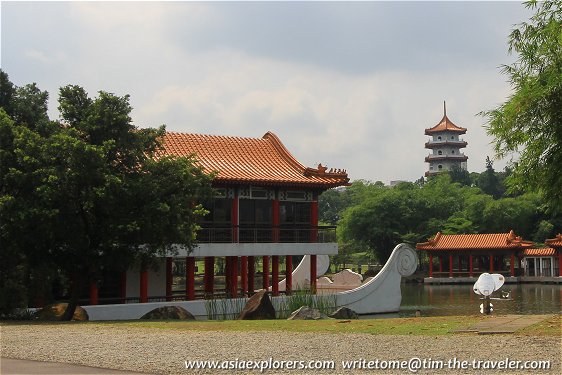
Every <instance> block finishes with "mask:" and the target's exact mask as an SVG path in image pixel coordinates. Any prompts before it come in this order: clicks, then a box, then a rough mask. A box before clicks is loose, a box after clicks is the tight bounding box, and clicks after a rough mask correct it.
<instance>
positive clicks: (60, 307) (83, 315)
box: [34, 302, 90, 322]
mask: <svg viewBox="0 0 562 375" xmlns="http://www.w3.org/2000/svg"><path fill="white" fill-rule="evenodd" d="M67 307H68V303H66V302H62V303H53V304H50V305H47V306H45V307H43V308H42V309H41V310H38V311H37V312H35V314H34V317H35V319H37V320H45V321H54V320H61V318H62V316H63V315H64V312H65V311H66V308H67ZM89 319H90V318H89V317H88V313H87V312H86V310H84V309H83V308H82V307H80V306H76V310H74V315H73V316H72V320H76V321H81V322H85V321H87V320H89Z"/></svg>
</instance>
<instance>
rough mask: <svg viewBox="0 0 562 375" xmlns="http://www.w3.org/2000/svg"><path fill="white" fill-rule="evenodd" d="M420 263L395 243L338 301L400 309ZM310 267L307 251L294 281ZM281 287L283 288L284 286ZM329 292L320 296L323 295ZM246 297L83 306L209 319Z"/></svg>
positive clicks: (97, 316)
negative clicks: (162, 310)
mask: <svg viewBox="0 0 562 375" xmlns="http://www.w3.org/2000/svg"><path fill="white" fill-rule="evenodd" d="M328 262H329V259H328V256H321V255H318V256H317V270H318V275H319V276H320V275H322V274H324V273H325V272H326V270H327V269H328V265H329V263H328ZM417 266H418V258H417V255H416V253H415V251H414V250H413V249H412V248H411V247H410V246H409V245H406V244H400V245H398V246H396V247H395V248H394V250H393V252H392V254H391V255H390V258H389V259H388V261H387V262H386V264H385V265H384V267H383V268H382V269H381V270H380V272H379V273H378V274H377V275H376V276H375V277H373V278H371V279H370V280H369V281H367V282H366V283H365V284H362V285H361V286H359V287H357V288H354V289H351V290H348V291H345V292H339V293H335V294H334V295H335V296H336V305H337V306H338V307H341V306H346V307H349V308H350V309H352V310H354V311H355V312H357V313H358V314H377V313H390V312H397V311H398V310H399V309H400V303H401V301H402V293H401V291H400V282H401V279H402V277H405V276H410V275H411V274H413V273H414V272H415V270H416V268H417ZM308 270H310V257H309V256H308V255H307V256H305V257H304V258H303V260H302V261H301V263H300V264H299V265H298V266H297V268H295V270H294V271H293V283H294V285H304V283H305V282H306V281H307V276H308V275H309V272H310V271H308ZM281 288H282V289H281ZM280 290H284V280H283V281H281V282H280ZM325 296H326V294H324V295H322V296H317V298H324V297H325ZM285 298H287V297H286V296H279V297H273V300H274V305H282V304H283V299H285ZM246 300H247V298H232V299H224V300H216V302H209V301H205V300H195V301H173V302H151V303H131V304H116V305H96V306H83V307H84V309H85V310H86V311H87V312H88V315H89V317H90V320H133V319H139V318H140V317H141V316H143V315H144V314H146V313H147V312H149V311H151V310H153V309H155V308H158V307H162V306H180V307H183V308H184V309H186V310H187V311H189V312H190V313H191V314H192V315H193V316H195V318H196V319H207V318H208V316H209V313H208V309H209V306H210V304H213V308H214V309H216V310H215V311H216V313H218V314H225V315H227V316H228V315H230V317H235V316H236V315H237V313H238V311H240V310H241V308H242V307H243V306H244V304H245V302H246Z"/></svg>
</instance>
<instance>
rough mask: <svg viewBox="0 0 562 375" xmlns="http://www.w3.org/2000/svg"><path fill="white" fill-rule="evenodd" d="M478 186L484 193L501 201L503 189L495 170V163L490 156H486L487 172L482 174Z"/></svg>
mask: <svg viewBox="0 0 562 375" xmlns="http://www.w3.org/2000/svg"><path fill="white" fill-rule="evenodd" d="M476 184H477V186H478V187H479V188H480V189H482V191H483V192H484V193H486V194H488V195H491V196H492V197H494V199H499V198H500V197H501V196H502V193H503V191H502V190H503V189H502V188H501V186H500V180H499V178H498V176H497V175H496V171H495V170H494V163H493V162H492V161H491V160H490V157H489V156H486V170H485V171H484V172H482V173H480V176H478V180H477V182H476Z"/></svg>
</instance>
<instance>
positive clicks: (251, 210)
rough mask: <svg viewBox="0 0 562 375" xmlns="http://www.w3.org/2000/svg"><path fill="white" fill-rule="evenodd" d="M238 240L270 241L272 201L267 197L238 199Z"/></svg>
mask: <svg viewBox="0 0 562 375" xmlns="http://www.w3.org/2000/svg"><path fill="white" fill-rule="evenodd" d="M238 207H239V217H240V230H239V233H240V242H271V239H272V237H271V225H272V223H273V203H272V202H271V201H270V200H269V199H267V200H266V199H260V200H254V199H240V203H239V206H238Z"/></svg>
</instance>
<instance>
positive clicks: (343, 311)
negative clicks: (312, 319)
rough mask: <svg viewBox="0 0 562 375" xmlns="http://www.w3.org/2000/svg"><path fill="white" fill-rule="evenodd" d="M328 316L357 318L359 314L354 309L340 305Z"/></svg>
mask: <svg viewBox="0 0 562 375" xmlns="http://www.w3.org/2000/svg"><path fill="white" fill-rule="evenodd" d="M328 316H329V317H330V318H334V319H359V315H357V313H356V312H355V311H353V310H351V309H350V308H348V307H345V306H343V307H340V308H339V309H337V310H336V311H334V312H333V313H331V314H330V315H328Z"/></svg>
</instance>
